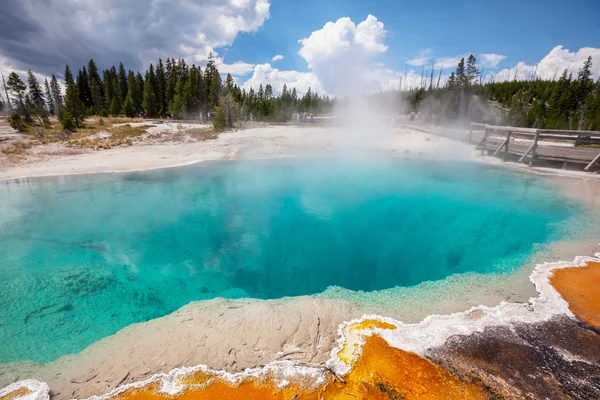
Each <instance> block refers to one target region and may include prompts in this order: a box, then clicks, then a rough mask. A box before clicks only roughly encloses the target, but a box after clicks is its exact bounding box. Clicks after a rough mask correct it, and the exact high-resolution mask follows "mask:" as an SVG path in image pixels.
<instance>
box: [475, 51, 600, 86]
mask: <svg viewBox="0 0 600 400" xmlns="http://www.w3.org/2000/svg"><path fill="white" fill-rule="evenodd" d="M589 56H592V59H593V60H594V61H595V62H594V63H593V66H592V72H593V77H594V78H596V79H598V77H600V49H599V48H593V47H582V48H581V49H579V50H577V51H574V52H572V51H570V50H568V49H565V48H564V46H556V47H555V48H553V49H552V50H551V51H550V53H548V54H547V55H546V56H545V57H544V58H542V60H541V61H540V62H539V63H538V64H537V65H529V64H527V63H525V62H522V61H520V62H518V63H517V64H516V65H515V66H514V67H512V68H505V69H503V70H501V71H499V72H498V73H496V74H490V75H488V76H487V77H486V80H488V81H489V80H495V81H496V82H499V81H507V80H513V79H516V80H524V79H532V78H536V77H537V78H541V79H558V77H560V75H561V74H562V73H563V71H565V70H567V73H572V74H573V75H574V76H577V72H578V71H579V68H581V66H582V65H583V62H584V61H585V60H586V59H587V58H588V57H589Z"/></svg>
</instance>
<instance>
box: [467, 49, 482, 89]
mask: <svg viewBox="0 0 600 400" xmlns="http://www.w3.org/2000/svg"><path fill="white" fill-rule="evenodd" d="M465 74H466V80H467V83H468V84H469V85H472V84H473V83H476V82H477V78H478V77H479V69H478V68H477V59H476V58H475V56H474V55H473V54H471V55H470V56H469V58H468V59H467V67H466V71H465Z"/></svg>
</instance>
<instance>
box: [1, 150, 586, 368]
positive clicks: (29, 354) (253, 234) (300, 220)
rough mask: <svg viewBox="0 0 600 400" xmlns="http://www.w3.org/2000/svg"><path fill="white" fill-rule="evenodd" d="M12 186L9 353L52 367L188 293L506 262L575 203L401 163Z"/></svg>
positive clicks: (488, 170) (552, 231) (224, 169)
mask: <svg viewBox="0 0 600 400" xmlns="http://www.w3.org/2000/svg"><path fill="white" fill-rule="evenodd" d="M2 185H4V186H5V187H4V188H3V189H2V191H1V192H0V304H2V307H3V311H2V313H1V314H0V337H1V338H2V342H1V344H0V362H8V361H17V360H28V359H31V360H36V361H50V360H53V359H56V358H57V357H59V356H61V355H64V354H69V353H74V352H78V351H81V350H82V349H83V348H85V347H86V346H87V345H89V344H91V343H93V342H94V341H96V340H98V339H100V338H102V337H104V336H107V335H110V334H112V333H114V332H116V331H117V330H119V329H121V328H123V327H125V326H127V325H129V324H131V323H134V322H140V321H146V320H149V319H152V318H156V317H160V316H163V315H166V314H168V313H170V312H173V311H174V310H176V309H177V308H179V307H181V306H183V305H185V304H187V303H189V302H190V301H194V300H202V299H211V298H215V297H228V298H240V297H252V298H260V299H271V298H280V297H284V296H297V295H307V294H316V293H320V292H322V291H324V290H325V289H327V288H328V287H330V286H340V287H343V288H346V289H351V290H363V291H374V290H380V289H386V288H391V287H395V286H412V285H416V284H419V283H421V282H423V281H428V280H439V279H443V278H445V277H448V276H450V275H453V274H457V273H464V272H479V273H492V272H494V273H498V272H500V273H504V272H511V271H513V270H515V269H516V268H518V267H519V266H520V265H521V263H522V262H523V260H525V259H527V258H528V257H529V256H530V255H531V254H532V253H533V252H535V251H538V250H540V249H541V248H543V246H544V245H545V244H547V243H550V242H552V241H556V240H559V239H563V238H566V236H568V234H567V233H566V232H567V229H566V227H565V221H566V220H567V219H568V218H569V217H570V216H572V215H574V214H576V213H579V212H580V210H579V209H578V208H577V207H576V206H575V205H573V204H572V203H570V202H569V201H567V200H565V199H563V198H561V197H559V196H557V193H556V191H555V190H554V188H552V187H549V186H546V185H544V184H542V183H541V182H538V181H537V179H536V178H535V177H532V176H528V175H519V174H514V173H510V172H507V171H504V170H500V169H496V168H492V167H485V166H482V165H480V164H467V163H437V162H432V161H429V162H425V161H416V160H400V159H383V160H382V159H360V160H352V161H348V160H336V159H310V160H267V161H243V162H215V163H204V164H199V165H196V166H192V167H185V168H178V169H167V170H157V171H148V172H143V173H130V174H108V175H90V176H71V177H56V178H44V179H31V180H22V181H18V182H8V183H2Z"/></svg>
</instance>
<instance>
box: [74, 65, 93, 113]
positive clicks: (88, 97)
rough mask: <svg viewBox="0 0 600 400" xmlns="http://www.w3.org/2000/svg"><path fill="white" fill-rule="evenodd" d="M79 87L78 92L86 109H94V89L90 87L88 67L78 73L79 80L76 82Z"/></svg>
mask: <svg viewBox="0 0 600 400" xmlns="http://www.w3.org/2000/svg"><path fill="white" fill-rule="evenodd" d="M75 83H76V85H77V91H78V92H79V99H80V100H81V102H82V103H83V105H84V106H85V108H89V107H92V106H93V105H94V102H93V101H92V89H91V88H90V85H89V78H88V74H87V69H86V67H83V68H82V69H80V70H79V72H78V73H77V80H76V81H75Z"/></svg>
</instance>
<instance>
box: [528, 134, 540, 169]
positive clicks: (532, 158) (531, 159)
mask: <svg viewBox="0 0 600 400" xmlns="http://www.w3.org/2000/svg"><path fill="white" fill-rule="evenodd" d="M539 138H540V132H539V131H538V130H536V131H535V138H534V139H533V144H532V145H531V158H530V159H529V167H533V163H534V162H535V157H536V154H535V150H536V149H537V146H538V139H539Z"/></svg>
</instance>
